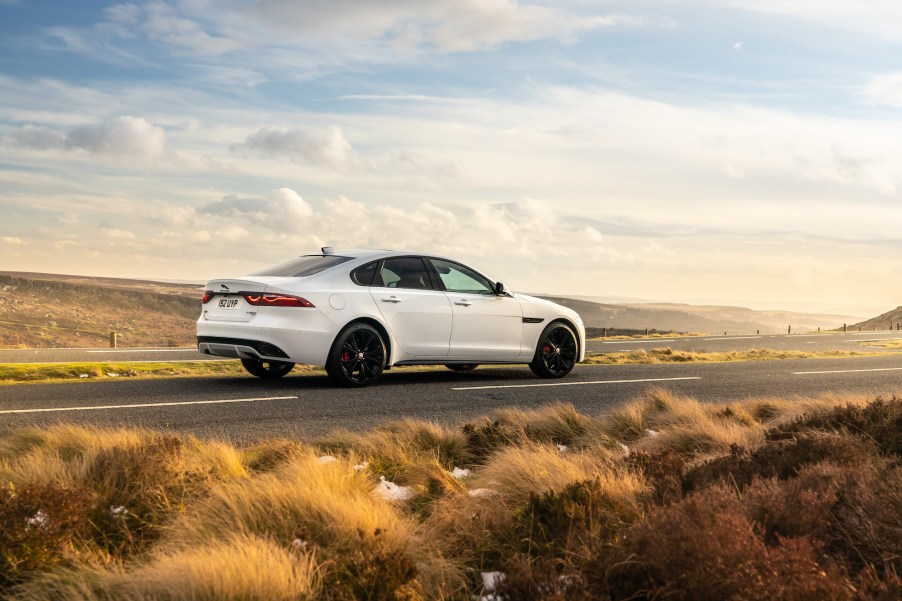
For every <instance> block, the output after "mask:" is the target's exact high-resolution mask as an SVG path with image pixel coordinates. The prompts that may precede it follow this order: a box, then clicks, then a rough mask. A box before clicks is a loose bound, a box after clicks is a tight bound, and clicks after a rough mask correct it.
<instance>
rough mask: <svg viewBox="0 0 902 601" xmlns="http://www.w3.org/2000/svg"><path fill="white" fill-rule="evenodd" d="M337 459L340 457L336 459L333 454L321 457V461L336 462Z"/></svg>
mask: <svg viewBox="0 0 902 601" xmlns="http://www.w3.org/2000/svg"><path fill="white" fill-rule="evenodd" d="M336 461H338V459H336V458H335V457H333V456H332V455H323V456H322V457H320V458H319V462H320V463H335V462H336Z"/></svg>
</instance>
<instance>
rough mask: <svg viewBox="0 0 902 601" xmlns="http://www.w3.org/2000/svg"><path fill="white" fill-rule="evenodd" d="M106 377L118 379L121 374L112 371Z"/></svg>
mask: <svg viewBox="0 0 902 601" xmlns="http://www.w3.org/2000/svg"><path fill="white" fill-rule="evenodd" d="M106 377H108V378H118V377H119V374H117V373H116V372H112V371H111V372H110V373H108V374H107V375H106Z"/></svg>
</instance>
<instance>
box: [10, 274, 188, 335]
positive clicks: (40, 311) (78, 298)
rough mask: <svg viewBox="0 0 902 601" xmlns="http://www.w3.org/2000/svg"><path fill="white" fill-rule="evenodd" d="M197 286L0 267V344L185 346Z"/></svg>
mask: <svg viewBox="0 0 902 601" xmlns="http://www.w3.org/2000/svg"><path fill="white" fill-rule="evenodd" d="M201 295H202V288H201V287H198V286H193V285H186V284H170V283H165V282H152V281H146V280H127V279H118V278H92V277H85V276H69V275H56V274H46V273H20V272H9V271H5V272H0V347H6V348H10V347H27V348H47V347H106V346H109V333H110V332H111V331H115V332H117V336H118V344H119V345H120V346H185V345H192V344H194V341H195V329H194V322H195V321H196V320H197V317H198V315H199V314H200V297H201Z"/></svg>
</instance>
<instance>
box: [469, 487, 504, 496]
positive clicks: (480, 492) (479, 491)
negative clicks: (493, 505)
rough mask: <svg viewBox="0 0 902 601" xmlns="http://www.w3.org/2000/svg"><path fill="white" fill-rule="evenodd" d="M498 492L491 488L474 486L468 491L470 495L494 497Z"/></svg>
mask: <svg viewBox="0 0 902 601" xmlns="http://www.w3.org/2000/svg"><path fill="white" fill-rule="evenodd" d="M497 494H500V493H499V492H498V491H497V490H492V489H491V488H474V489H473V490H471V491H470V492H469V495H470V496H471V497H494V496H495V495H497Z"/></svg>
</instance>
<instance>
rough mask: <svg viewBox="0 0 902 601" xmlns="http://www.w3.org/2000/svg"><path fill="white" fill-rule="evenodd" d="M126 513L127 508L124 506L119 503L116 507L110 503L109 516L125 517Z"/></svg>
mask: <svg viewBox="0 0 902 601" xmlns="http://www.w3.org/2000/svg"><path fill="white" fill-rule="evenodd" d="M127 515H128V509H126V508H125V507H124V506H122V505H120V506H119V507H116V506H115V505H110V516H112V517H114V518H125V516H127Z"/></svg>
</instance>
